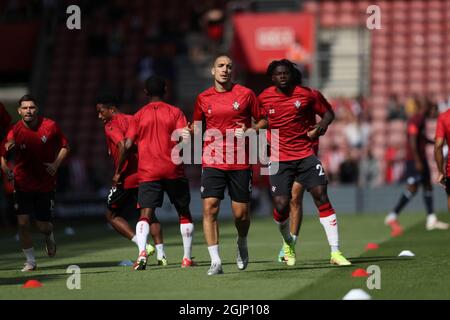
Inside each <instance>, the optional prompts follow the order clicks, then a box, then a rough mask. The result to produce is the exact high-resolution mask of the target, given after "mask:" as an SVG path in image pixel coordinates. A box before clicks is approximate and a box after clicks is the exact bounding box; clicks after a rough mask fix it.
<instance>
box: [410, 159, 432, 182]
mask: <svg viewBox="0 0 450 320" xmlns="http://www.w3.org/2000/svg"><path fill="white" fill-rule="evenodd" d="M422 166H423V172H422V173H419V171H417V169H416V162H415V161H414V160H407V161H406V170H405V178H406V183H407V184H427V185H431V175H430V167H429V165H428V161H426V160H424V161H422Z"/></svg>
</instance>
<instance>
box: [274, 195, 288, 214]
mask: <svg viewBox="0 0 450 320" xmlns="http://www.w3.org/2000/svg"><path fill="white" fill-rule="evenodd" d="M289 205H290V201H289V199H288V198H287V197H276V198H275V199H274V206H275V209H276V210H277V212H278V214H280V215H281V216H283V217H284V216H289Z"/></svg>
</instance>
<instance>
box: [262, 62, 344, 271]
mask: <svg viewBox="0 0 450 320" xmlns="http://www.w3.org/2000/svg"><path fill="white" fill-rule="evenodd" d="M267 74H268V75H270V76H271V79H272V82H273V84H274V85H273V86H271V87H269V88H267V89H266V90H264V91H263V92H262V93H261V94H260V95H259V100H260V102H261V105H262V108H263V113H264V114H265V115H266V116H267V119H268V123H269V125H268V128H269V129H271V130H272V129H277V130H279V131H278V137H276V135H275V132H273V131H271V135H272V139H273V138H278V140H279V152H278V155H277V154H275V155H274V154H272V155H271V162H272V164H271V168H272V167H273V164H274V163H277V165H278V171H277V172H271V175H270V184H271V193H272V197H273V202H274V206H275V209H276V211H274V219H275V221H276V222H277V224H278V226H279V230H280V233H281V235H282V237H283V240H284V254H285V260H286V264H287V265H288V266H293V265H295V263H296V256H295V241H294V238H293V237H292V234H291V232H290V230H289V211H290V198H291V195H292V188H293V185H294V181H296V182H299V183H300V184H301V185H302V186H303V187H304V188H305V189H306V190H307V191H308V192H310V193H311V195H312V197H313V200H314V203H315V205H316V206H317V208H318V210H319V215H320V222H321V224H322V225H323V227H324V229H325V233H326V235H327V238H328V242H329V245H330V247H331V259H330V262H331V263H332V264H336V265H339V266H345V265H350V264H351V263H350V261H348V260H347V259H346V258H345V257H344V256H343V255H342V253H341V251H340V250H339V233H338V223H337V218H336V214H335V211H334V209H333V207H332V205H331V203H330V200H329V199H328V194H327V183H328V180H327V178H326V175H325V171H324V169H323V166H322V164H321V162H320V161H319V159H318V158H317V157H316V155H315V154H314V150H313V148H314V142H313V139H316V138H317V137H318V136H320V135H322V134H323V133H325V131H326V130H327V128H328V125H329V124H330V123H331V121H332V120H333V118H334V117H333V114H332V113H331V112H330V111H329V110H327V109H326V108H324V107H323V105H322V104H321V102H320V101H319V99H318V96H317V94H316V93H315V92H313V91H312V90H311V89H309V88H306V87H301V86H299V85H298V80H297V79H296V77H295V75H296V68H295V66H294V64H293V63H292V62H290V61H289V60H286V59H283V60H275V61H272V62H271V63H270V65H269V66H268V68H267ZM316 113H317V114H319V115H320V116H321V117H322V119H321V121H320V122H319V123H317V124H316V122H315V114H316ZM297 187H298V185H297Z"/></svg>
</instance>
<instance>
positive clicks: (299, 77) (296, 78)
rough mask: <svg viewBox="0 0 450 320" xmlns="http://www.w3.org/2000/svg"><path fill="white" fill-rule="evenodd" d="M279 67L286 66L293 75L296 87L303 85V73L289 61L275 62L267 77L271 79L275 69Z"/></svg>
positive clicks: (270, 66) (269, 67)
mask: <svg viewBox="0 0 450 320" xmlns="http://www.w3.org/2000/svg"><path fill="white" fill-rule="evenodd" d="M279 66H285V67H287V68H288V69H289V71H290V72H291V75H292V80H293V83H294V84H295V85H300V84H301V83H302V72H301V71H300V70H299V69H298V68H297V65H296V64H295V63H293V62H291V61H289V60H287V59H281V60H273V61H272V62H271V63H270V64H269V66H268V67H267V71H266V75H268V76H269V77H271V76H272V75H273V72H274V71H275V69H276V68H277V67H279Z"/></svg>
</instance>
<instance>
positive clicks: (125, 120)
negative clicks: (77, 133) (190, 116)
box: [96, 96, 162, 255]
mask: <svg viewBox="0 0 450 320" xmlns="http://www.w3.org/2000/svg"><path fill="white" fill-rule="evenodd" d="M96 109H97V114H98V118H99V119H100V120H101V121H102V122H103V124H104V126H105V137H106V144H107V146H108V153H109V155H110V156H111V157H112V158H113V160H114V165H115V168H116V169H115V172H114V176H113V178H112V184H113V186H112V188H111V190H110V192H109V195H108V199H107V207H108V210H107V211H106V214H105V216H106V219H107V220H108V222H109V223H110V224H111V226H112V227H113V228H114V230H116V231H117V232H118V233H119V234H121V235H122V236H124V237H125V238H127V239H129V240H130V241H132V242H134V243H135V244H136V245H137V238H136V234H135V232H134V230H133V229H131V227H130V225H129V224H128V222H127V220H125V219H124V218H123V213H124V211H125V209H127V208H129V207H131V206H134V207H136V204H137V193H138V178H137V165H138V157H137V148H132V150H130V152H129V153H127V154H125V136H126V133H127V130H128V127H129V124H130V121H131V119H132V118H133V117H132V116H131V115H126V114H123V113H121V112H120V111H119V109H118V108H117V103H116V101H115V98H114V97H109V96H104V97H101V98H100V99H99V101H98V102H97V104H96ZM151 234H152V236H153V238H154V239H156V240H155V242H156V243H160V242H161V241H162V239H161V237H162V236H161V224H160V223H159V222H158V221H155V222H154V223H152V225H151ZM146 250H147V253H148V255H152V254H153V253H154V252H155V248H154V247H153V246H152V245H151V244H147V246H146Z"/></svg>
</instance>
